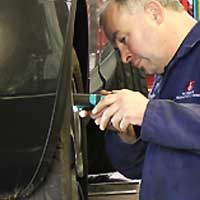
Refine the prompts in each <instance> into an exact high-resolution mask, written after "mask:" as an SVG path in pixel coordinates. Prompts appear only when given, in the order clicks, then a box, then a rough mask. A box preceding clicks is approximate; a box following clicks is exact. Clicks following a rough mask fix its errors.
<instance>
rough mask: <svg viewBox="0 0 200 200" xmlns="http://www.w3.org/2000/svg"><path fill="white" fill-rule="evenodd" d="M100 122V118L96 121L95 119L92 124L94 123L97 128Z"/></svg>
mask: <svg viewBox="0 0 200 200" xmlns="http://www.w3.org/2000/svg"><path fill="white" fill-rule="evenodd" d="M100 122H101V118H100V117H99V118H97V119H95V121H94V123H95V124H96V125H97V126H98V125H99V124H100Z"/></svg>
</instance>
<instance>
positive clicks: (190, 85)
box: [185, 80, 195, 92]
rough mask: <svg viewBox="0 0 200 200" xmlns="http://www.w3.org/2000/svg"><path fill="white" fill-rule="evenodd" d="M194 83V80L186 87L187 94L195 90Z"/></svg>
mask: <svg viewBox="0 0 200 200" xmlns="http://www.w3.org/2000/svg"><path fill="white" fill-rule="evenodd" d="M194 83H195V81H194V80H192V81H189V82H188V83H187V84H186V86H185V92H191V91H192V90H194Z"/></svg>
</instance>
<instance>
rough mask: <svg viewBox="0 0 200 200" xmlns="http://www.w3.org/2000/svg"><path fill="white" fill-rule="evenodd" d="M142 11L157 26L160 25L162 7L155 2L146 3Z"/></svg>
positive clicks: (162, 13)
mask: <svg viewBox="0 0 200 200" xmlns="http://www.w3.org/2000/svg"><path fill="white" fill-rule="evenodd" d="M144 11H145V12H146V13H147V14H148V15H149V16H150V17H151V19H152V20H154V21H155V22H156V23H157V24H161V23H162V21H163V18H164V7H163V6H162V5H161V4H160V2H158V1H156V0H150V1H147V2H146V3H145V5H144Z"/></svg>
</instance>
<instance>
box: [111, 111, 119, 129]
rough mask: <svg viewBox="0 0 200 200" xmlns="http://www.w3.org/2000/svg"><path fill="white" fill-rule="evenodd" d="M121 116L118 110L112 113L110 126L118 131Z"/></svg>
mask: <svg viewBox="0 0 200 200" xmlns="http://www.w3.org/2000/svg"><path fill="white" fill-rule="evenodd" d="M121 119H122V117H121V114H120V112H116V113H115V115H113V117H112V118H111V120H110V121H111V124H112V126H113V127H114V128H115V129H117V130H118V131H120V121H121Z"/></svg>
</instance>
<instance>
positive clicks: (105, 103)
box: [92, 94, 116, 115]
mask: <svg viewBox="0 0 200 200" xmlns="http://www.w3.org/2000/svg"><path fill="white" fill-rule="evenodd" d="M115 99H116V95H114V94H109V95H107V96H105V97H104V98H103V99H102V100H101V101H99V103H98V104H97V105H96V106H95V107H94V109H93V110H92V114H93V115H96V114H97V113H99V112H101V111H102V110H103V109H105V108H106V107H108V106H110V105H111V104H113V103H114V102H115Z"/></svg>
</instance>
